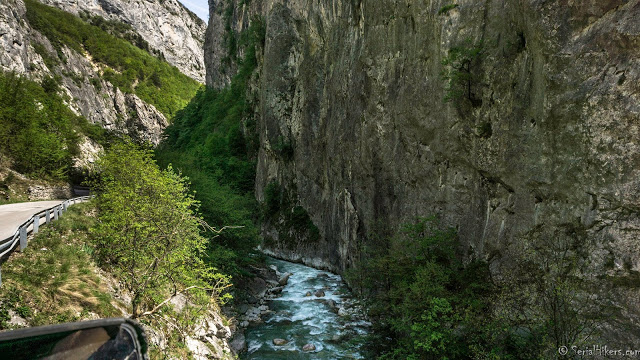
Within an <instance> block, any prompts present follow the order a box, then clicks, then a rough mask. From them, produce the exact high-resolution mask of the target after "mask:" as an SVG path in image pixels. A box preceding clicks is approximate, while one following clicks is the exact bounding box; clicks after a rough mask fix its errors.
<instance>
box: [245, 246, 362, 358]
mask: <svg viewBox="0 0 640 360" xmlns="http://www.w3.org/2000/svg"><path fill="white" fill-rule="evenodd" d="M267 264H269V265H275V266H277V268H278V271H280V272H281V273H287V272H289V273H292V274H293V275H291V277H290V278H289V282H288V283H287V285H286V286H285V287H284V289H283V291H282V293H281V296H280V297H277V298H274V299H272V300H270V301H269V302H268V304H267V305H268V306H269V308H270V310H271V311H272V313H271V314H270V315H269V316H265V317H263V318H264V319H265V321H264V322H263V323H260V324H257V325H253V326H250V327H249V328H247V330H246V331H245V336H246V339H247V347H248V351H247V352H246V353H245V354H243V356H242V357H241V358H242V359H255V360H268V359H287V360H289V359H291V360H295V359H363V358H364V357H363V356H362V355H361V353H360V349H361V347H362V345H363V343H364V336H365V335H366V334H367V333H368V331H369V327H370V323H368V322H367V321H366V320H364V316H363V315H362V310H361V308H360V307H359V306H358V305H357V303H356V302H355V301H354V300H353V298H352V296H351V294H350V292H349V290H348V288H347V287H346V285H345V283H344V281H343V280H342V278H341V277H340V276H339V275H335V274H332V273H330V272H326V271H321V270H317V269H314V268H310V267H308V266H304V265H300V264H294V263H290V262H287V261H282V260H277V259H273V258H269V259H268V260H267ZM319 290H321V291H322V292H324V295H323V296H316V295H322V294H321V293H318V294H316V292H317V291H319ZM309 293H311V295H310V296H309ZM274 339H282V340H285V341H286V344H283V345H275V344H274ZM308 344H312V345H313V346H310V345H308ZM305 345H307V347H315V350H307V351H304V350H303V347H305Z"/></svg>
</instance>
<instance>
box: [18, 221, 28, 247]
mask: <svg viewBox="0 0 640 360" xmlns="http://www.w3.org/2000/svg"><path fill="white" fill-rule="evenodd" d="M26 247H27V227H26V226H23V227H21V228H20V251H22V250H24V249H25V248H26Z"/></svg>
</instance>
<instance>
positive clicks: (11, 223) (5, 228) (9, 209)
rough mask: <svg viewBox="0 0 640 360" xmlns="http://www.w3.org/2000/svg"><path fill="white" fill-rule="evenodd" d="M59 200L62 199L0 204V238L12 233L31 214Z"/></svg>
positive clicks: (59, 201) (58, 202)
mask: <svg viewBox="0 0 640 360" xmlns="http://www.w3.org/2000/svg"><path fill="white" fill-rule="evenodd" d="M61 202H62V200H53V201H34V202H26V203H17V204H7V205H0V240H3V239H6V238H8V237H9V236H11V235H13V233H14V231H16V229H17V228H18V226H20V224H22V223H23V222H25V221H27V220H29V218H30V217H31V216H33V215H35V214H36V213H39V212H40V211H42V210H44V209H48V208H50V207H53V206H56V205H59V204H60V203H61Z"/></svg>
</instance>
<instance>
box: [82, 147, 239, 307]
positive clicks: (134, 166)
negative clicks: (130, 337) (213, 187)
mask: <svg viewBox="0 0 640 360" xmlns="http://www.w3.org/2000/svg"><path fill="white" fill-rule="evenodd" d="M96 171H97V174H98V176H99V180H97V181H96V182H95V183H94V188H95V190H96V191H97V192H98V197H97V203H98V210H99V215H98V220H99V222H98V225H97V226H96V227H95V228H94V229H93V241H94V243H95V246H96V250H95V256H96V257H97V258H98V259H99V262H100V263H101V264H102V265H103V266H105V267H107V268H109V269H110V270H111V271H112V272H113V273H114V274H116V276H117V277H118V279H120V281H122V283H123V284H124V286H125V287H126V289H127V290H128V291H130V292H131V293H132V295H133V299H132V304H133V305H132V306H133V309H132V313H133V317H139V316H142V315H145V314H149V313H152V312H153V311H155V310H157V309H158V306H160V305H162V304H163V301H164V300H165V299H166V298H170V297H171V296H172V295H175V294H176V293H178V292H181V293H184V294H185V295H187V296H188V297H189V298H191V299H192V301H194V302H195V303H200V304H207V303H208V301H209V296H208V295H207V293H212V294H213V295H218V294H219V292H220V291H221V290H222V289H223V288H225V287H226V286H227V285H228V278H227V277H225V276H222V275H220V274H218V273H216V272H215V271H214V268H213V267H212V266H210V265H208V264H206V263H205V262H204V257H205V250H206V246H207V240H206V239H205V238H204V237H202V236H201V235H200V229H199V226H200V224H201V222H202V220H201V218H200V217H199V216H197V215H196V214H195V213H194V211H195V210H196V209H197V205H198V203H197V202H196V201H195V199H194V198H193V195H191V194H190V193H189V192H188V187H187V183H186V180H185V179H184V178H182V177H180V176H179V175H178V174H176V173H175V172H174V171H173V170H172V169H171V168H170V167H169V168H168V169H167V170H164V171H161V170H160V169H159V168H158V166H157V165H156V163H155V161H153V160H152V153H151V151H149V150H143V149H138V148H136V147H135V146H134V145H131V144H119V145H115V146H113V147H112V149H111V150H110V151H109V152H108V153H107V154H105V155H104V156H103V157H102V158H101V159H100V160H99V161H98V162H97V164H96Z"/></svg>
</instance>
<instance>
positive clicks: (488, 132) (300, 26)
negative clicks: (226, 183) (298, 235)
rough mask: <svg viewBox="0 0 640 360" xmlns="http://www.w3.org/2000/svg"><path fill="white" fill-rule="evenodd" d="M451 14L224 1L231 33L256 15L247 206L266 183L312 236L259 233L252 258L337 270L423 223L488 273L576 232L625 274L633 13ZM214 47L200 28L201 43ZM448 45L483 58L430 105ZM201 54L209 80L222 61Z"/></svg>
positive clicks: (406, 5)
mask: <svg viewBox="0 0 640 360" xmlns="http://www.w3.org/2000/svg"><path fill="white" fill-rule="evenodd" d="M243 3H244V2H243ZM448 4H449V3H448V2H446V1H426V2H425V1H414V0H404V1H401V2H398V1H391V0H382V1H378V0H376V1H368V0H355V1H353V0H350V1H346V0H331V1H320V2H317V1H307V0H297V1H288V2H282V1H277V0H264V1H252V2H251V4H250V5H249V6H250V8H247V6H246V5H243V6H236V8H235V10H234V12H233V15H232V16H233V17H232V24H233V29H234V30H235V31H239V30H240V29H241V28H243V27H245V24H246V23H247V21H248V19H250V18H251V16H253V15H255V14H261V15H262V16H264V17H265V18H266V20H267V34H266V45H265V51H264V58H263V62H262V64H261V67H260V69H259V71H260V72H261V77H260V83H259V84H258V85H259V95H260V105H259V109H258V113H259V131H260V134H259V135H260V143H261V148H260V152H259V156H258V168H257V177H256V195H257V198H258V199H259V200H260V201H263V200H264V198H265V197H264V189H265V187H266V186H267V185H268V184H270V183H272V182H275V183H277V184H279V185H280V186H281V187H282V189H284V190H285V191H287V192H288V194H289V196H290V198H293V199H295V203H294V205H299V206H301V207H302V208H304V209H305V210H306V211H307V212H308V213H309V215H310V218H311V220H312V221H313V223H315V224H316V225H317V226H318V228H319V230H320V234H321V236H320V238H319V239H318V240H317V241H315V242H314V243H310V242H309V241H307V240H305V239H298V240H296V242H295V243H293V244H291V243H289V244H284V243H283V241H281V239H279V238H278V236H279V234H282V231H281V230H278V231H274V228H276V226H275V225H274V224H267V225H266V227H265V229H264V233H265V234H268V235H269V236H270V237H271V238H273V239H272V240H273V241H272V242H271V243H270V244H265V246H264V247H265V249H267V250H270V251H273V252H275V253H277V254H278V255H279V256H284V257H289V258H293V259H297V260H305V261H307V262H310V261H317V260H318V259H321V260H322V262H323V263H324V265H325V266H326V267H328V268H331V269H334V270H338V271H340V270H343V269H345V268H347V267H349V266H350V264H351V263H352V261H353V256H355V255H356V254H357V251H356V249H357V244H358V243H359V241H360V239H363V238H366V236H367V234H369V233H370V232H372V231H374V230H375V229H376V228H375V226H374V225H375V224H379V223H384V224H389V225H390V226H394V225H397V224H400V223H402V222H405V221H409V220H411V219H412V218H414V217H415V216H421V215H431V214H438V215H440V216H441V217H442V219H443V222H444V224H446V225H449V226H453V227H455V228H456V229H457V230H458V234H459V236H460V239H461V240H462V242H463V244H464V249H461V251H462V252H463V253H465V254H471V256H475V257H480V258H484V259H489V260H491V262H492V264H497V265H496V266H498V265H499V264H500V263H501V262H502V261H504V260H505V259H504V257H505V253H506V250H507V249H508V248H509V247H510V246H511V245H512V244H518V243H521V242H523V241H528V240H527V239H531V238H532V237H536V238H551V239H553V238H558V237H563V236H564V237H567V236H569V237H576V236H579V237H583V238H585V239H588V240H589V241H590V242H592V243H593V244H594V248H593V249H592V250H593V251H592V254H593V257H594V261H595V262H598V261H599V260H598V259H605V258H609V259H613V261H612V262H610V264H609V266H611V263H613V267H614V268H615V269H622V268H624V267H626V268H628V269H631V270H634V271H638V270H640V256H638V254H639V253H640V251H639V250H640V245H639V243H638V242H637V241H636V239H637V238H638V236H639V235H640V232H639V230H638V229H639V228H640V219H639V215H638V214H640V203H639V202H638V199H640V193H639V189H640V187H639V186H638V175H639V172H640V166H638V163H639V161H640V152H639V151H638V150H639V149H638V144H637V139H636V138H637V131H636V130H637V127H638V123H637V122H638V121H637V120H638V118H639V116H640V108H639V107H638V106H637V104H638V100H639V98H640V88H638V87H637V84H638V80H639V78H640V72H639V71H638V68H639V67H638V65H639V60H638V59H639V58H640V57H639V55H640V43H639V39H640V25H639V24H640V3H639V2H638V1H637V0H636V1H620V0H607V1H599V2H590V3H589V5H588V6H586V5H584V4H578V3H573V2H568V3H563V4H562V5H558V4H553V5H552V4H550V3H546V2H540V1H535V0H530V1H524V2H522V1H513V0H499V1H492V2H477V1H471V0H468V1H467V0H463V1H459V2H457V3H456V4H457V6H450V7H446V5H448ZM210 6H211V9H212V10H215V9H216V8H217V7H220V6H221V5H220V2H219V1H218V0H211V1H210ZM212 19H213V17H212ZM224 37H225V33H224V31H223V32H222V33H220V29H219V28H218V27H216V26H215V25H214V26H210V28H209V35H208V40H207V46H209V49H210V50H211V49H214V48H216V46H219V43H220V39H224ZM454 48H458V49H464V48H468V49H471V48H478V49H479V50H480V53H481V55H480V56H478V57H477V58H474V59H473V60H472V63H471V67H470V78H472V80H471V82H470V83H469V84H466V85H469V86H468V89H467V88H464V89H462V90H460V91H461V92H462V95H461V96H458V97H457V98H455V99H454V100H453V101H450V102H445V101H443V99H445V98H446V97H447V95H450V90H449V89H448V83H447V81H446V80H443V77H442V74H443V71H445V70H447V69H448V68H447V66H446V65H443V60H447V59H449V60H451V53H452V52H451V50H452V49H454ZM206 56H207V59H208V61H207V66H208V74H209V75H210V77H212V78H209V79H208V83H209V84H210V85H212V86H219V85H220V84H221V83H224V82H225V81H224V77H220V75H219V72H220V71H221V70H220V69H221V68H223V67H221V66H220V65H219V63H217V62H216V61H215V60H216V59H217V58H216V56H217V54H215V53H214V54H211V53H208V54H206ZM454 95H455V94H454ZM282 142H285V143H288V144H290V145H291V146H292V148H293V152H292V154H291V155H290V156H283V155H282V151H278V146H279V144H281V143H282ZM275 223H277V222H275ZM600 262H601V263H602V261H600Z"/></svg>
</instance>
